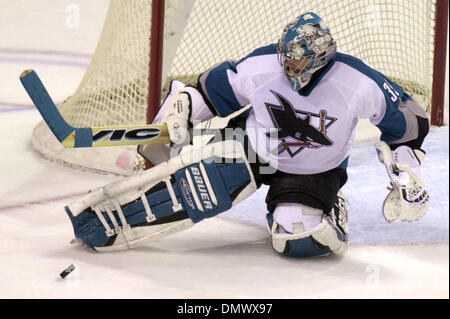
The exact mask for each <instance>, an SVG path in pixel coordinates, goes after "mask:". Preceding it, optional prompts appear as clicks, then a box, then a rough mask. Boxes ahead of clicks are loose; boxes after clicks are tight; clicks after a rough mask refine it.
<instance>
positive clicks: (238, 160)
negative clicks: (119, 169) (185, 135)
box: [66, 141, 256, 251]
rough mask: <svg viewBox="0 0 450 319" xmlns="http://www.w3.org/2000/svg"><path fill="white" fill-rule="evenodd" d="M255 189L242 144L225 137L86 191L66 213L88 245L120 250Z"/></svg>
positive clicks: (229, 203) (187, 222)
mask: <svg viewBox="0 0 450 319" xmlns="http://www.w3.org/2000/svg"><path fill="white" fill-rule="evenodd" d="M255 190H256V183H255V181H254V178H253V175H252V173H251V169H250V166H249V164H248V162H247V159H246V157H245V153H244V151H243V148H242V145H241V144H240V143H238V142H236V141H225V142H219V143H213V144H210V145H207V146H205V147H202V148H193V147H189V148H187V149H186V150H184V151H182V153H181V154H180V155H179V156H177V157H175V158H172V159H171V160H169V161H168V162H164V163H162V164H160V165H158V166H155V167H153V168H151V169H149V170H147V171H145V172H144V173H142V174H139V175H135V176H132V177H129V178H125V179H123V180H121V181H119V182H114V183H111V184H108V185H105V186H104V187H102V188H99V189H97V190H94V191H92V192H90V193H88V194H87V195H86V196H84V197H83V198H81V199H80V200H78V201H76V202H74V203H72V204H71V205H69V206H67V207H66V212H67V214H68V215H69V217H70V219H71V221H72V224H73V227H74V231H75V236H76V237H77V238H78V239H80V240H81V241H83V242H84V243H85V244H86V245H87V246H89V247H90V248H93V249H95V250H98V251H109V250H121V249H128V248H132V247H136V246H139V245H141V244H142V243H144V242H145V241H146V240H148V239H151V238H160V237H164V236H167V235H169V234H172V233H175V232H179V231H181V230H184V229H186V228H189V227H191V226H192V225H194V223H198V222H200V221H201V220H203V219H205V218H210V217H214V216H216V215H217V214H219V213H221V212H224V211H226V210H228V209H229V208H230V207H232V206H233V205H235V204H237V203H238V202H240V201H241V200H243V199H245V198H246V197H248V196H249V195H250V194H252V193H253V192H254V191H255Z"/></svg>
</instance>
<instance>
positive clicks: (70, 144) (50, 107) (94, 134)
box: [20, 70, 170, 148]
mask: <svg viewBox="0 0 450 319" xmlns="http://www.w3.org/2000/svg"><path fill="white" fill-rule="evenodd" d="M20 81H21V82H22V85H23V87H24V88H25V90H26V91H27V93H28V95H29V96H30V98H31V100H32V101H33V103H34V105H36V108H37V109H38V111H39V113H41V116H42V118H43V119H44V121H45V122H46V123H47V125H48V126H49V128H50V130H51V131H52V132H53V134H54V135H55V136H56V138H57V139H58V141H59V142H61V144H62V145H63V146H64V147H66V148H78V147H97V146H124V145H140V144H169V143H170V138H169V132H168V130H167V126H166V125H165V124H139V125H124V126H94V127H82V128H79V127H73V126H71V125H70V124H69V123H67V122H66V120H65V119H64V118H63V117H62V115H61V113H60V112H59V110H58V108H57V107H56V105H55V103H54V102H53V100H52V98H51V97H50V95H49V94H48V92H47V90H46V89H45V87H44V84H42V81H41V80H40V79H39V77H38V75H37V74H36V72H35V71H34V70H25V71H23V72H22V74H21V75H20Z"/></svg>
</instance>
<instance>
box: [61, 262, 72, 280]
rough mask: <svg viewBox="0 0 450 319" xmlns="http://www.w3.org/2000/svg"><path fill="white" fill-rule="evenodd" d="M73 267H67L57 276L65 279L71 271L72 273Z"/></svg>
mask: <svg viewBox="0 0 450 319" xmlns="http://www.w3.org/2000/svg"><path fill="white" fill-rule="evenodd" d="M74 269H75V266H74V265H73V264H71V265H70V266H69V267H67V268H66V269H64V270H63V272H62V273H60V274H59V275H60V276H61V278H63V279H64V278H66V276H67V275H68V274H70V273H71V272H72V271H74Z"/></svg>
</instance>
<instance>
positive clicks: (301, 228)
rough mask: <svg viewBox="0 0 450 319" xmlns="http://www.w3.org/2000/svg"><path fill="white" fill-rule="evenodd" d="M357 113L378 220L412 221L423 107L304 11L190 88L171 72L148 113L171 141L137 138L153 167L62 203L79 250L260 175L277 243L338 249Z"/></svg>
mask: <svg viewBox="0 0 450 319" xmlns="http://www.w3.org/2000/svg"><path fill="white" fill-rule="evenodd" d="M218 49H220V48H218ZM359 118H369V119H370V121H371V122H372V123H373V124H374V125H376V126H377V127H378V128H379V129H380V130H381V133H382V135H381V140H380V142H378V143H377V144H376V145H375V147H376V151H377V152H374V155H375V154H378V158H379V160H380V162H381V163H382V164H383V165H384V166H385V167H386V170H387V173H388V177H389V179H390V187H389V189H390V192H389V194H388V195H387V197H386V200H385V201H384V203H382V213H383V215H384V216H385V218H386V220H387V221H388V222H402V221H415V220H417V219H419V218H421V217H422V216H423V215H424V214H425V213H426V212H427V210H428V207H429V195H428V193H427V191H426V189H425V185H424V184H423V182H422V180H421V172H420V165H421V163H422V161H423V159H424V157H425V152H424V151H423V150H422V149H421V146H422V143H423V141H424V138H425V137H426V135H427V134H428V127H429V124H428V119H427V115H426V113H425V111H424V110H423V109H422V108H421V107H420V106H419V105H418V104H417V103H416V102H415V101H414V100H413V99H412V98H411V97H410V96H409V95H408V94H407V93H405V91H404V90H403V89H402V88H401V87H400V86H399V85H397V84H396V83H394V82H393V81H391V80H390V79H388V78H387V77H386V76H384V75H383V74H381V73H380V72H378V71H376V70H374V69H372V68H371V67H370V66H368V65H367V64H366V63H364V62H363V61H361V60H360V59H358V58H356V57H353V56H350V55H348V54H344V53H342V52H338V51H337V44H336V41H335V40H334V39H333V37H332V34H331V32H330V30H329V28H328V27H327V26H326V25H325V24H324V22H323V21H322V20H321V18H320V17H319V16H317V15H316V14H314V13H312V12H307V13H304V14H302V15H300V16H299V17H298V18H297V19H296V20H295V21H293V22H292V23H289V24H288V25H287V26H286V27H285V28H284V30H283V32H282V35H281V37H280V39H279V41H278V43H275V44H271V45H268V46H265V47H261V48H257V49H255V50H254V51H253V52H251V53H250V54H249V55H247V56H245V57H243V58H242V59H241V60H239V61H225V62H223V63H221V64H219V65H216V66H214V67H211V68H210V69H208V70H206V71H205V72H204V73H202V74H201V75H200V77H199V79H198V83H197V85H196V86H185V85H184V84H183V83H181V82H179V81H173V82H172V84H171V90H170V93H169V95H168V96H167V98H166V100H165V101H164V103H163V104H162V106H161V108H160V111H159V113H158V115H157V117H156V119H155V123H166V124H167V127H168V130H169V134H170V139H171V142H172V143H171V145H145V146H143V145H141V146H139V147H138V151H139V153H140V154H141V155H142V156H143V157H145V158H146V159H147V160H148V161H149V162H151V163H152V164H153V167H152V168H151V169H148V170H146V171H144V172H142V173H139V174H137V175H135V176H132V177H129V178H124V179H123V180H120V181H118V182H114V183H111V184H108V185H105V186H104V187H101V188H99V189H96V190H94V191H92V192H90V193H88V194H87V195H86V196H84V197H83V198H81V199H79V200H77V201H75V202H74V203H72V204H70V205H69V206H67V207H66V212H67V214H68V215H69V217H70V220H71V222H72V224H73V228H74V231H75V236H76V238H78V239H79V240H81V241H82V242H84V243H85V244H86V245H87V246H88V247H90V248H92V249H95V250H97V251H112V250H121V249H129V248H133V247H136V246H139V245H142V244H144V243H145V242H147V241H149V240H152V239H155V238H161V237H164V236H167V235H169V234H172V233H175V232H180V231H182V230H185V229H187V228H189V227H191V226H193V225H194V224H196V223H199V222H201V221H202V220H204V219H206V218H212V217H214V216H217V215H218V214H220V213H222V212H225V211H227V210H229V209H230V208H232V207H233V206H236V205H239V203H240V202H241V201H243V200H245V199H246V198H247V197H248V196H250V195H251V194H252V193H254V192H255V191H256V190H257V189H258V188H259V187H260V186H261V185H262V184H266V185H269V190H268V193H267V197H266V203H267V211H266V212H261V213H263V214H266V219H267V228H268V232H269V234H270V236H271V244H272V246H273V248H274V250H275V251H276V252H278V253H280V254H284V255H287V256H291V257H310V256H319V255H328V254H343V253H344V252H345V251H346V250H347V247H348V242H349V230H348V223H347V216H348V212H347V208H346V201H345V198H344V195H343V194H342V192H341V188H342V187H343V185H344V184H345V183H346V181H347V173H346V169H347V165H348V159H349V153H350V148H351V145H352V142H353V140H354V136H355V129H356V124H357V122H358V119H359ZM224 119H226V120H224ZM199 122H200V124H199V125H197V123H199ZM193 127H195V128H198V127H200V128H202V129H203V130H202V131H201V133H198V131H199V130H198V129H196V130H192V128H193ZM212 129H214V130H212ZM195 132H197V133H195ZM214 132H215V133H214Z"/></svg>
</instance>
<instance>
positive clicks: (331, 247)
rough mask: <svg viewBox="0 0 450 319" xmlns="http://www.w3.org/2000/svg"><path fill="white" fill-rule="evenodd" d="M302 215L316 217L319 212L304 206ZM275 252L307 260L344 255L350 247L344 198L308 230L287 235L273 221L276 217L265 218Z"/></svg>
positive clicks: (272, 215) (268, 215)
mask: <svg viewBox="0 0 450 319" xmlns="http://www.w3.org/2000/svg"><path fill="white" fill-rule="evenodd" d="M302 206H303V207H302V210H303V214H304V215H305V214H306V215H308V214H309V215H316V214H317V213H318V211H320V210H318V209H314V208H312V207H308V206H305V205H302ZM266 218H267V227H268V229H269V232H270V234H271V238H272V246H273V248H274V250H275V251H277V252H278V253H281V254H283V255H286V256H289V257H297V258H306V257H314V256H322V255H328V254H331V253H334V254H337V255H341V254H344V253H345V252H346V250H347V248H348V222H347V209H346V204H345V199H344V198H343V196H342V194H341V193H339V195H338V200H337V202H336V204H335V205H334V207H333V209H332V211H331V212H330V213H329V214H325V215H324V216H323V219H322V222H321V223H320V224H319V225H318V226H317V227H315V228H313V229H311V230H309V231H303V232H295V233H286V232H285V231H283V230H282V228H281V227H280V225H279V224H278V223H277V221H276V220H275V219H274V214H273V213H269V214H267V216H266Z"/></svg>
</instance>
